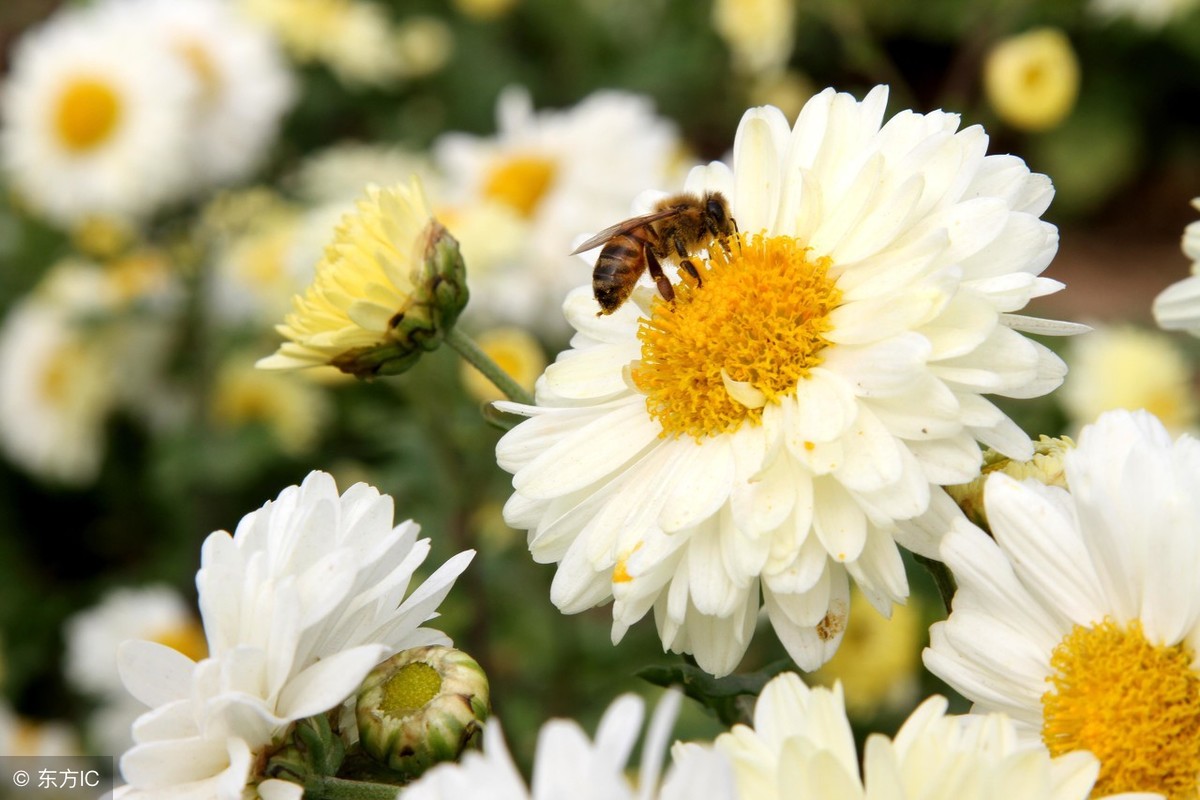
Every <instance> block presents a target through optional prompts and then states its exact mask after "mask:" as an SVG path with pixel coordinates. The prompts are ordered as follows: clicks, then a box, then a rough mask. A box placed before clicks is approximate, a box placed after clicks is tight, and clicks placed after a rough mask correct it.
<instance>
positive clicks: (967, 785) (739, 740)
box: [715, 673, 1097, 800]
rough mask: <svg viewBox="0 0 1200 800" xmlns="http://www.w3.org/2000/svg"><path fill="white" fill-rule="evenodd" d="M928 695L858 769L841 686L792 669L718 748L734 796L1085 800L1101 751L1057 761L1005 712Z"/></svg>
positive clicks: (770, 799)
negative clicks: (972, 708)
mask: <svg viewBox="0 0 1200 800" xmlns="http://www.w3.org/2000/svg"><path fill="white" fill-rule="evenodd" d="M946 707H947V702H946V699H945V698H944V697H931V698H929V699H928V700H926V701H925V702H924V703H922V704H921V705H920V706H919V707H918V708H917V709H916V711H914V712H913V713H912V715H911V716H910V717H909V718H908V720H907V721H905V723H904V725H903V726H901V728H900V730H899V731H898V732H897V734H896V738H895V739H888V738H887V737H886V736H884V735H882V734H878V733H874V734H871V735H870V736H869V737H868V738H867V742H866V747H865V750H864V752H863V761H862V772H861V777H860V772H859V763H858V751H857V747H856V746H855V743H854V733H853V731H852V730H851V729H850V723H849V721H848V720H847V719H846V711H845V708H844V707H843V703H842V689H841V686H840V685H838V686H834V688H833V689H832V690H830V689H823V688H816V689H810V688H808V687H807V686H805V685H804V682H803V681H801V680H800V678H799V677H798V676H797V675H795V674H793V673H784V674H782V675H780V676H778V677H776V678H774V679H773V680H772V681H771V682H770V683H768V684H767V685H766V687H764V688H763V691H762V694H761V695H759V698H758V703H757V705H756V706H755V708H754V727H753V728H750V727H748V726H746V725H735V726H734V728H733V730H732V731H730V732H729V733H725V734H722V735H721V736H719V737H717V740H716V743H715V747H716V749H717V750H719V751H721V752H724V753H726V754H727V755H728V756H729V758H730V760H731V761H733V765H734V772H735V774H736V775H737V785H738V796H739V797H743V798H754V800H774V798H785V797H806V798H823V797H829V798H838V799H839V800H854V798H863V800H866V799H867V798H870V799H871V800H903V799H904V798H913V799H914V800H916V798H924V800H972V799H973V798H978V800H990V798H996V797H1020V798H1023V799H1024V800H1037V799H1038V798H1045V800H1069V799H1070V798H1077V799H1078V800H1084V798H1086V797H1088V796H1089V791H1090V790H1091V788H1092V784H1093V782H1094V781H1095V780H1096V772H1097V764H1096V759H1095V758H1093V757H1091V756H1090V755H1089V754H1087V753H1072V754H1070V755H1067V756H1063V757H1061V758H1056V759H1053V760H1052V759H1051V758H1050V757H1049V755H1047V753H1046V752H1045V751H1043V750H1041V749H1039V748H1036V747H1029V746H1028V745H1024V746H1023V745H1020V744H1019V743H1018V740H1017V737H1016V735H1015V732H1014V725H1013V723H1012V721H1011V720H1009V719H1008V718H1007V717H1005V716H1004V715H1003V714H989V715H988V716H965V717H954V716H946Z"/></svg>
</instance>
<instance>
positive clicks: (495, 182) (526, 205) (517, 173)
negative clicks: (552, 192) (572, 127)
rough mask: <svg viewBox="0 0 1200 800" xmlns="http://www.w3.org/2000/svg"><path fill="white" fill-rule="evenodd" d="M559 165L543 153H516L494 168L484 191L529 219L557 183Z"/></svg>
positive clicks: (487, 195)
mask: <svg viewBox="0 0 1200 800" xmlns="http://www.w3.org/2000/svg"><path fill="white" fill-rule="evenodd" d="M555 172H557V165H556V164H555V163H554V162H553V161H551V160H550V159H548V158H545V157H543V156H533V155H527V156H513V157H512V158H509V159H506V160H504V161H501V162H500V163H498V164H496V165H495V166H494V167H492V169H491V171H490V172H489V173H488V176H487V179H486V180H484V182H483V194H484V197H487V198H489V199H491V200H496V201H498V202H501V203H504V204H505V205H507V206H510V207H511V208H513V209H515V210H516V211H517V213H519V214H520V215H521V216H522V217H525V218H526V219H528V218H529V217H532V216H533V212H534V211H536V210H537V207H538V203H540V202H541V200H542V197H543V196H545V194H546V192H547V191H548V190H549V189H550V186H551V184H552V183H553V182H554V174H555Z"/></svg>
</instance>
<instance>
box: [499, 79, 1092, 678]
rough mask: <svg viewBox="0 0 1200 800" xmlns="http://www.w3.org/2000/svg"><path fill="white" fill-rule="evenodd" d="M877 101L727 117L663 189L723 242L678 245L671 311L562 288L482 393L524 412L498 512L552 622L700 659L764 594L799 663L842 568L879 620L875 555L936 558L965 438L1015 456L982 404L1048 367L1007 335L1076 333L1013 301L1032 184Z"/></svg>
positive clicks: (900, 575) (1044, 253)
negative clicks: (599, 618) (549, 336)
mask: <svg viewBox="0 0 1200 800" xmlns="http://www.w3.org/2000/svg"><path fill="white" fill-rule="evenodd" d="M886 101H887V91H886V89H885V88H883V87H879V88H876V89H875V90H873V91H872V92H870V94H868V96H867V98H866V99H865V100H864V101H862V102H861V103H860V102H858V101H856V100H855V99H854V98H853V97H851V96H849V95H846V94H836V93H834V92H833V90H827V91H825V92H822V93H821V94H820V95H817V96H816V97H815V98H813V99H812V100H811V101H809V103H808V104H806V105H805V107H804V110H803V111H802V112H801V114H800V116H799V118H798V120H797V121H796V124H795V127H794V129H793V128H792V126H790V125H789V124H788V122H787V121H786V120H785V119H784V117H783V115H782V113H780V112H779V111H778V110H777V109H775V108H772V107H769V106H768V107H762V108H755V109H751V110H750V111H748V112H746V114H745V116H744V117H743V119H742V123H741V126H740V127H739V129H738V133H737V138H736V140H735V143H734V152H733V167H732V169H731V168H730V167H728V166H727V165H725V164H724V163H720V162H714V163H713V164H712V165H711V166H708V167H702V168H697V169H695V170H693V171H692V173H691V175H690V176H689V178H688V180H687V182H686V184H685V187H684V188H685V190H686V191H687V192H690V193H692V194H697V195H698V194H703V193H704V192H708V191H720V192H722V193H723V194H724V195H725V197H726V198H728V200H729V201H730V204H731V207H732V213H733V216H734V217H735V218H736V220H737V223H738V225H739V228H740V230H741V231H742V232H743V233H742V234H741V235H740V236H739V237H735V238H734V239H733V240H731V241H727V242H725V244H726V245H728V246H729V252H726V251H725V248H724V247H718V246H715V245H712V246H710V247H709V248H708V260H707V262H705V261H703V260H702V259H699V258H697V259H696V261H697V263H699V264H702V265H703V269H702V273H701V274H702V275H703V283H702V285H699V286H697V284H696V281H695V280H694V279H690V281H689V282H684V283H680V284H677V287H678V288H677V289H676V298H675V301H674V303H668V302H666V301H664V300H662V299H661V298H658V297H656V296H654V295H653V293H652V290H651V289H650V288H649V287H650V282H649V279H648V278H643V287H644V288H638V289H635V290H634V293H633V296H632V299H631V301H630V302H628V303H626V304H625V305H624V306H622V307H621V308H620V309H618V310H617V311H616V313H614V314H611V315H609V316H597V308H598V306H597V304H596V302H595V300H594V299H593V297H592V291H591V287H588V286H584V287H580V288H578V289H577V290H575V291H574V292H572V293H571V294H570V295H569V297H568V298H567V301H566V303H565V305H564V310H565V312H566V314H567V317H568V319H569V321H570V322H571V324H572V326H574V328H575V329H576V330H577V331H578V333H576V334H575V336H574V338H573V339H572V340H571V344H572V347H571V349H570V350H568V351H566V352H564V353H562V354H561V355H560V356H559V357H558V360H557V362H556V363H555V364H552V365H551V366H550V367H549V368H548V369H547V370H546V372H545V374H544V375H543V377H542V378H541V379H540V381H539V383H538V387H537V395H536V396H537V405H536V406H521V405H516V404H506V403H501V404H500V405H499V407H500V408H503V409H505V410H507V411H510V412H513V413H517V414H523V415H526V416H529V417H531V419H530V420H528V421H526V422H523V423H521V424H520V425H518V426H517V427H516V428H514V429H513V430H512V431H510V432H509V433H508V434H506V435H505V436H504V438H503V439H501V441H500V442H499V444H498V446H497V448H496V455H497V459H498V461H499V463H500V465H501V466H502V467H503V468H505V469H506V470H508V471H509V472H511V473H513V486H514V488H515V493H514V494H513V496H512V497H511V499H510V500H509V502H508V505H507V506H506V509H505V517H506V519H507V521H508V523H509V524H510V525H512V526H513V527H515V528H522V529H526V530H528V531H529V546H530V550H531V552H532V554H533V557H534V560H536V561H538V562H542V563H553V562H556V563H558V572H557V574H556V575H555V579H554V583H553V585H552V588H551V599H552V600H553V602H554V603H555V605H557V606H558V608H559V609H560V610H562V611H563V612H565V613H577V612H580V611H584V610H586V609H589V608H592V607H594V606H597V605H600V604H603V603H605V602H607V601H609V600H610V599H613V600H614V601H615V602H614V603H613V627H612V636H613V640H614V641H618V640H620V638H621V637H622V636H623V635H624V633H625V631H626V630H627V629H628V627H629V626H630V625H632V624H634V623H635V622H637V621H638V620H639V619H641V618H642V617H643V616H644V615H645V614H646V612H647V611H649V610H650V609H651V608H653V609H654V613H655V619H656V621H657V624H658V628H659V634H660V637H661V639H662V642H663V646H664V647H665V648H669V649H671V650H673V651H677V652H685V653H694V654H695V656H696V660H697V662H698V663H699V664H700V665H701V666H702V667H703V668H704V669H706V670H708V671H709V672H712V673H714V674H717V675H723V674H726V673H728V672H730V671H732V670H733V669H734V668H735V667H736V666H737V664H738V662H739V661H740V660H741V657H742V655H743V653H745V651H746V648H747V646H748V645H749V643H750V639H751V637H752V636H753V633H754V628H755V624H756V622H757V620H758V616H759V614H758V612H759V610H760V607H761V605H763V604H765V607H766V609H767V612H768V615H769V618H770V621H771V624H772V626H773V627H774V629H775V632H776V634H777V635H778V636H779V638H780V639H781V641H782V642H783V643H784V646H785V647H786V648H787V650H788V653H789V654H790V655H791V656H792V658H793V659H795V660H796V662H797V664H799V665H800V667H801V668H803V669H805V670H813V669H816V668H817V667H819V666H820V665H821V664H822V663H824V662H825V661H827V660H828V659H829V658H830V656H832V655H833V653H834V651H835V650H836V649H837V646H838V643H839V642H840V640H841V637H842V633H843V631H844V627H845V621H846V615H847V612H848V604H849V579H850V578H851V577H853V578H854V580H855V582H856V583H857V584H858V585H859V587H860V588H861V589H862V590H863V593H864V594H865V595H866V597H867V598H868V599H869V600H870V601H871V603H872V604H873V605H874V606H875V607H876V608H877V609H879V611H880V612H881V613H883V614H884V615H885V616H886V615H888V614H889V613H890V610H891V606H892V603H893V602H902V601H903V600H904V598H905V597H906V596H907V594H908V583H907V578H906V576H905V572H904V567H903V563H902V562H901V559H900V553H899V550H898V549H897V544H901V545H903V546H905V547H907V548H909V549H911V550H913V551H915V552H917V553H921V554H923V555H927V556H936V555H937V541H938V539H939V538H940V536H941V534H942V532H943V531H944V530H945V529H946V519H947V518H948V516H950V515H953V514H957V513H958V512H957V509H956V508H955V507H954V506H953V503H952V502H951V501H950V499H949V498H948V496H946V495H945V493H944V492H943V490H942V489H941V488H940V485H944V484H953V483H961V482H965V481H968V480H970V479H972V478H973V477H975V475H976V474H977V473H978V471H979V467H980V450H979V446H978V444H977V442H983V443H984V444H987V445H990V446H992V447H995V448H997V449H999V450H1001V451H1003V452H1004V453H1006V454H1009V455H1011V456H1013V457H1020V458H1029V457H1030V456H1031V455H1032V450H1031V446H1030V442H1029V438H1028V437H1027V436H1026V435H1025V433H1023V432H1022V431H1021V429H1020V428H1019V427H1017V425H1016V424H1015V423H1013V422H1012V421H1011V420H1010V419H1009V418H1008V417H1007V416H1005V415H1004V413H1003V412H1001V411H1000V410H999V409H998V408H997V407H996V406H994V405H993V404H992V403H991V402H989V401H988V400H986V399H984V396H983V395H984V394H998V395H1003V396H1009V397H1035V396H1038V395H1042V394H1045V393H1046V392H1049V391H1051V390H1052V389H1054V388H1056V387H1057V386H1058V385H1059V383H1060V382H1061V381H1062V378H1063V375H1064V373H1065V366H1064V365H1063V363H1062V361H1061V360H1060V359H1059V358H1058V357H1057V356H1055V355H1054V354H1053V353H1052V352H1051V351H1050V350H1049V349H1047V348H1046V347H1044V346H1042V345H1041V344H1038V343H1036V342H1034V341H1032V340H1031V339H1029V338H1027V337H1026V336H1023V335H1022V333H1021V332H1022V331H1029V330H1051V331H1054V332H1060V333H1061V332H1076V331H1077V330H1079V329H1081V327H1082V326H1070V325H1066V324H1062V323H1051V322H1045V321H1043V320H1036V319H1031V318H1029V317H1023V316H1018V315H1015V314H1012V313H1010V312H1014V311H1018V310H1020V309H1021V308H1022V307H1024V305H1025V304H1026V303H1027V302H1028V301H1029V299H1030V298H1032V297H1037V296H1040V295H1044V294H1049V293H1052V292H1055V291H1057V290H1058V289H1060V288H1062V284H1060V283H1058V282H1057V281H1053V280H1049V279H1046V278H1040V277H1038V275H1039V274H1040V273H1041V272H1042V270H1044V269H1045V268H1046V266H1047V265H1048V264H1049V263H1050V260H1051V258H1052V257H1053V255H1054V253H1055V251H1056V249H1057V246H1058V232H1057V230H1056V229H1055V228H1054V226H1053V225H1050V224H1049V223H1046V222H1043V221H1042V220H1041V219H1039V215H1040V214H1041V213H1042V212H1043V211H1044V210H1045V209H1046V207H1047V205H1048V204H1049V202H1050V198H1051V195H1052V194H1053V189H1052V187H1051V185H1050V181H1049V180H1048V179H1047V178H1046V177H1045V176H1044V175H1037V174H1031V173H1030V172H1029V169H1028V168H1027V167H1026V166H1025V163H1024V162H1023V161H1021V160H1020V159H1018V158H1015V157H1013V156H987V155H985V151H986V149H987V136H986V134H984V132H983V130H982V129H980V128H979V127H970V128H967V129H965V130H962V131H958V130H957V128H958V122H959V120H958V116H957V115H954V114H947V113H943V112H940V111H938V112H933V113H930V114H916V113H913V112H911V111H904V112H901V113H900V114H898V115H897V116H895V117H894V118H892V119H891V120H890V121H888V122H887V123H886V124H883V123H882V118H883V111H884V106H885V105H886ZM639 210H640V211H646V210H648V208H641V209H639ZM681 273H682V271H681ZM760 591H761V595H762V602H761V603H760Z"/></svg>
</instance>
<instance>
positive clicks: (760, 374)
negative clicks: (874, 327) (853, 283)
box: [632, 234, 841, 440]
mask: <svg viewBox="0 0 1200 800" xmlns="http://www.w3.org/2000/svg"><path fill="white" fill-rule="evenodd" d="M726 244H727V245H729V250H728V252H727V251H726V249H725V247H723V246H721V245H718V244H716V243H714V244H712V245H711V246H710V247H709V260H708V261H707V262H701V261H700V260H699V259H694V260H693V261H694V262H695V263H696V266H697V268H698V271H699V273H700V278H701V282H700V283H699V284H697V283H696V280H695V279H694V278H692V277H691V276H690V275H688V274H687V272H686V271H684V270H679V276H680V278H681V282H680V283H678V284H676V287H675V300H674V302H673V303H671V302H667V301H665V300H663V299H662V298H661V297H658V298H655V300H654V305H653V307H652V309H651V314H650V319H643V320H642V322H641V327H640V328H639V330H638V339H640V340H641V342H642V358H641V361H640V362H639V363H637V364H635V365H634V367H633V369H632V378H633V382H634V385H635V386H637V388H638V389H639V390H640V391H641V392H642V393H643V394H645V395H646V409H647V411H649V413H650V416H652V417H654V418H655V419H657V420H658V421H659V423H660V424H661V425H662V428H663V430H662V436H680V435H682V434H688V435H689V436H693V437H695V438H696V439H697V440H699V439H701V438H703V437H705V436H715V435H717V434H720V433H726V432H732V431H734V430H737V428H738V427H740V426H741V424H742V423H743V422H745V421H747V420H749V421H750V423H751V424H758V423H759V422H761V420H762V406H763V405H764V403H763V402H759V403H753V404H746V403H744V402H739V401H738V399H735V397H734V396H733V395H732V394H731V392H730V387H731V386H733V387H738V394H740V395H742V396H743V397H746V396H748V395H751V394H753V395H755V396H759V395H761V397H762V398H763V399H764V400H765V403H770V402H773V401H775V400H776V399H777V398H779V397H783V396H786V395H789V394H793V393H794V392H795V391H796V386H797V384H798V383H799V382H800V381H801V380H803V379H805V378H807V377H808V374H809V370H810V369H812V368H813V367H815V366H817V365H818V364H820V363H821V361H822V360H823V357H822V351H823V350H824V349H825V347H826V345H827V344H828V341H826V339H825V338H824V336H823V334H824V333H825V332H826V331H828V330H829V329H830V328H831V327H832V326H831V323H830V321H829V313H830V312H831V311H832V310H833V309H834V308H836V307H837V306H838V304H839V302H840V300H841V291H840V290H839V289H838V288H837V286H836V285H835V283H834V279H833V278H832V277H830V276H829V267H830V264H831V262H830V260H829V259H828V258H817V259H811V258H810V257H809V254H808V248H806V247H804V246H802V245H801V244H800V243H799V242H798V241H797V240H795V239H793V238H792V237H790V236H748V235H744V234H743V235H740V236H736V237H733V238H731V239H728V240H726Z"/></svg>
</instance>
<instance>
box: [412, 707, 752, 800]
mask: <svg viewBox="0 0 1200 800" xmlns="http://www.w3.org/2000/svg"><path fill="white" fill-rule="evenodd" d="M679 701H680V695H679V693H678V692H670V693H668V694H666V695H664V696H663V699H662V700H661V701H660V702H659V704H658V707H657V708H656V709H655V711H654V717H653V719H652V720H651V722H650V727H649V729H648V730H647V732H646V741H645V743H644V746H643V747H642V768H641V772H640V774H639V775H638V777H637V784H636V786H635V785H633V784H631V783H630V780H629V778H628V777H627V776H626V774H625V762H626V761H627V760H628V759H629V756H630V754H631V753H632V752H633V748H634V746H635V745H636V744H637V739H638V734H639V732H640V731H641V729H642V713H643V711H642V708H643V707H642V701H641V699H640V698H638V697H637V696H636V695H622V696H621V697H618V698H617V699H616V700H615V701H613V703H612V705H611V706H609V708H608V710H607V711H606V712H605V713H604V717H603V719H601V720H600V726H599V728H598V729H597V730H596V739H595V741H594V742H593V741H590V740H589V739H588V737H587V734H586V733H584V731H583V729H582V728H580V727H579V724H578V723H576V722H574V721H573V720H566V719H555V720H551V721H550V722H547V723H546V724H545V725H544V726H542V730H541V732H540V733H539V734H538V744H537V753H536V755H535V756H534V763H533V781H532V785H531V786H529V787H526V784H525V779H524V778H522V777H521V773H520V772H518V771H517V767H516V765H515V764H514V763H513V760H512V756H511V755H509V752H508V748H507V747H506V746H505V743H504V735H503V733H501V731H500V723H499V721H497V720H492V721H490V722H488V723H487V725H486V726H485V727H484V732H483V752H482V753H479V752H474V751H467V752H466V753H465V754H464V755H463V757H462V759H461V761H460V762H459V763H456V764H442V765H439V766H437V767H434V768H433V769H431V770H430V771H429V772H427V773H426V774H425V775H423V776H422V777H421V779H420V780H418V781H416V782H415V783H412V784H410V785H409V786H408V787H406V788H405V789H403V790H402V791H401V792H400V798H401V800H458V799H459V798H469V797H488V798H493V799H494V800H530V799H532V800H552V798H561V797H571V798H579V800H633V798H639V800H651V798H658V800H687V799H689V798H697V797H703V798H706V799H707V798H711V800H721V798H730V800H732V798H733V797H734V796H735V795H734V791H733V774H732V771H731V770H730V766H729V763H728V761H727V760H726V759H725V758H724V756H723V755H721V754H720V753H716V752H714V751H712V750H709V749H706V748H700V747H698V746H680V745H676V750H675V763H674V766H673V767H672V769H671V770H669V771H668V774H667V776H666V779H665V780H664V781H663V782H662V784H661V786H660V784H659V775H660V773H661V771H662V762H663V757H664V755H665V754H666V752H665V751H666V744H667V740H668V738H669V737H670V735H671V727H672V726H673V724H674V722H675V715H676V714H677V713H678V711H679Z"/></svg>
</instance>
